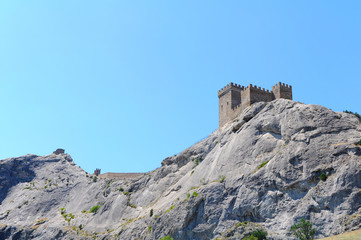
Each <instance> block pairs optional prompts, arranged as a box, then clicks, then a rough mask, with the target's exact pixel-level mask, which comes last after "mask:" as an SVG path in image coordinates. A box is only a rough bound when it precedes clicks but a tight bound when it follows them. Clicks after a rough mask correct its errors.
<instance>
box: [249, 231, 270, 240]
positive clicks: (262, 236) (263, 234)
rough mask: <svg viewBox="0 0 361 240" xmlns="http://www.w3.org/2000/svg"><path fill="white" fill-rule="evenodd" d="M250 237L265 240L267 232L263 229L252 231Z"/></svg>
mask: <svg viewBox="0 0 361 240" xmlns="http://www.w3.org/2000/svg"><path fill="white" fill-rule="evenodd" d="M252 235H253V236H255V237H256V238H257V239H258V240H266V239H267V232H266V231H265V230H263V229H256V230H254V231H253V232H252ZM252 235H251V236H252Z"/></svg>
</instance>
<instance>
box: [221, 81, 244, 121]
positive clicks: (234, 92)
mask: <svg viewBox="0 0 361 240" xmlns="http://www.w3.org/2000/svg"><path fill="white" fill-rule="evenodd" d="M243 89H244V87H243V86H240V85H237V84H233V83H230V84H228V85H227V86H226V87H224V88H222V89H221V90H220V91H218V97H219V126H223V125H224V124H225V123H227V122H229V121H230V120H232V119H233V118H234V117H233V116H234V111H233V108H234V107H237V106H238V105H240V104H241V91H242V90H243ZM238 112H239V110H238Z"/></svg>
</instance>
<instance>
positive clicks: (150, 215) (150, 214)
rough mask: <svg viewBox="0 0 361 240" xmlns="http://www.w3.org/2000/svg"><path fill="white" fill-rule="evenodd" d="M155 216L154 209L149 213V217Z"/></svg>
mask: <svg viewBox="0 0 361 240" xmlns="http://www.w3.org/2000/svg"><path fill="white" fill-rule="evenodd" d="M152 216H153V208H152V209H150V212H149V217H152Z"/></svg>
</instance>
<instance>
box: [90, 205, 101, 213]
mask: <svg viewBox="0 0 361 240" xmlns="http://www.w3.org/2000/svg"><path fill="white" fill-rule="evenodd" d="M99 208H100V206H99V205H95V206H94V207H92V208H90V211H89V212H91V213H97V211H98V210H99Z"/></svg>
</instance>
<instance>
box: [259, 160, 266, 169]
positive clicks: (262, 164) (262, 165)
mask: <svg viewBox="0 0 361 240" xmlns="http://www.w3.org/2000/svg"><path fill="white" fill-rule="evenodd" d="M268 162H269V161H264V162H263V163H261V164H260V165H259V166H258V167H257V169H261V168H263V167H264V166H265V165H266V164H267V163H268Z"/></svg>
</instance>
